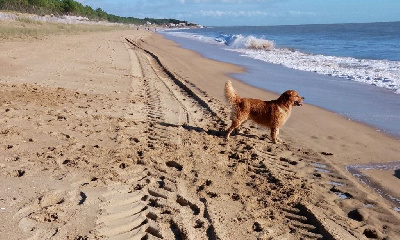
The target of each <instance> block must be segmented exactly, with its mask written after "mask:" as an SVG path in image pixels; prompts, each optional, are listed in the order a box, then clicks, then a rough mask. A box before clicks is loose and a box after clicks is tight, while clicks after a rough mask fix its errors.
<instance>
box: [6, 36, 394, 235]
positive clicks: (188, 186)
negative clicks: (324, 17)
mask: <svg viewBox="0 0 400 240" xmlns="http://www.w3.org/2000/svg"><path fill="white" fill-rule="evenodd" d="M0 62H1V65H0V68H1V71H0V112H1V114H0V147H1V151H0V169H1V174H0V182H1V186H0V190H1V192H2V194H1V195H0V208H1V209H0V214H1V216H2V217H1V220H0V235H1V236H2V237H1V238H4V239H365V238H377V239H385V238H386V239H397V238H399V236H400V227H399V226H400V224H399V223H400V219H399V215H398V212H396V211H395V210H394V208H395V207H396V203H395V202H391V201H388V200H386V199H385V198H382V197H381V196H380V195H379V194H378V193H377V192H376V191H374V190H373V189H371V188H369V187H368V186H367V185H365V184H362V183H361V182H360V180H359V179H358V178H356V177H354V176H353V175H352V174H351V173H350V172H348V171H347V170H346V169H345V166H346V165H350V164H353V165H354V164H367V163H377V162H380V163H385V162H393V161H399V160H400V158H399V157H400V154H399V149H400V148H399V147H400V144H399V141H398V140H395V139H391V138H390V137H388V136H385V135H383V134H380V133H377V132H376V131H374V130H373V129H370V128H369V127H366V126H363V125H361V124H358V123H354V122H350V121H348V120H345V119H342V118H341V117H339V116H337V115H335V114H332V113H329V112H326V111H324V110H321V109H318V108H315V107H313V106H304V107H302V108H296V109H295V110H294V112H293V114H292V117H291V118H290V119H289V120H288V123H287V125H286V126H285V127H283V129H282V135H281V139H282V140H283V143H282V144H272V143H271V141H270V139H269V135H268V131H266V130H265V129H263V128H261V127H259V126H257V125H255V124H253V123H251V122H249V123H246V124H245V125H244V126H243V127H242V128H241V131H240V132H239V133H238V134H236V135H233V136H232V137H231V139H230V140H229V141H225V140H224V139H223V138H222V137H221V136H222V135H223V133H224V130H225V128H226V127H227V125H228V124H229V123H230V120H229V116H230V112H229V108H228V107H227V104H226V103H225V101H224V100H223V84H224V83H225V81H226V80H227V79H230V78H229V77H228V76H227V75H225V74H226V73H229V72H230V73H232V72H240V71H243V69H241V68H239V67H237V66H233V65H229V64H225V63H218V62H215V61H212V60H208V59H204V58H202V57H200V56H198V55H197V54H195V53H193V52H191V51H188V50H185V49H181V48H179V47H178V46H176V44H174V43H173V42H170V41H167V40H165V39H163V38H162V37H161V36H159V35H156V34H154V33H151V32H146V31H136V30H131V31H114V32H105V33H85V34H80V35H73V36H68V38H66V37H65V36H49V37H47V38H46V39H42V40H31V39H29V40H19V41H4V42H1V43H0ZM230 80H232V81H233V83H234V85H235V88H236V89H237V91H238V92H239V93H240V94H242V95H244V96H245V95H247V96H253V97H260V98H265V99H266V98H269V99H272V98H274V97H275V96H274V95H273V94H271V93H267V92H264V91H262V90H259V89H255V88H252V87H250V86H246V85H244V84H242V83H240V82H238V81H235V80H234V79H230ZM310 119H313V120H312V121H311V120H310ZM396 157H397V159H396ZM386 171H388V172H389V171H391V172H390V174H391V176H390V179H392V180H394V181H397V180H398V178H394V177H393V176H395V175H394V174H395V173H394V171H395V169H392V170H390V169H389V170H386ZM379 177H380V178H382V179H385V176H384V175H382V176H381V175H380V176H379ZM369 179H371V181H377V180H376V179H375V180H374V178H372V177H370V178H369ZM380 184H381V186H382V189H384V185H385V184H388V183H387V181H386V182H385V181H384V180H382V181H381V182H380ZM390 192H391V194H393V195H395V194H397V197H400V193H399V192H398V191H396V189H394V188H390Z"/></svg>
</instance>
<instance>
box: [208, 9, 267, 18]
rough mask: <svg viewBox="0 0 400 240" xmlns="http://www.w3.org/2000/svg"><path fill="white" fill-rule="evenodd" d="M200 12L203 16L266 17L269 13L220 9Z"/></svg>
mask: <svg viewBox="0 0 400 240" xmlns="http://www.w3.org/2000/svg"><path fill="white" fill-rule="evenodd" d="M200 14H201V15H202V16H205V17H222V16H228V17H257V16H261V17H266V16H270V15H271V14H269V13H267V12H263V11H236V12H235V11H220V10H215V11H213V10H209V11H204V10H202V11H200Z"/></svg>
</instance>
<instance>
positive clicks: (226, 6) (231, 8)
mask: <svg viewBox="0 0 400 240" xmlns="http://www.w3.org/2000/svg"><path fill="white" fill-rule="evenodd" d="M76 1H78V2H80V3H82V4H83V5H89V6H91V7H92V8H93V9H96V8H101V9H103V10H104V11H106V12H107V13H111V14H114V15H117V16H123V17H137V18H145V17H149V18H174V19H179V20H186V21H188V22H194V23H198V24H201V25H205V26H244V25H246V26H250V25H251V26H259V25H264V26H267V25H288V24H289V25H293V24H294V25H296V24H324V23H363V22H388V21H400V0H157V1H156V0H151V1H150V0H147V1H146V0H76Z"/></svg>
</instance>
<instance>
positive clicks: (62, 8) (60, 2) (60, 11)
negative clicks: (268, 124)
mask: <svg viewBox="0 0 400 240" xmlns="http://www.w3.org/2000/svg"><path fill="white" fill-rule="evenodd" d="M0 10H8V11H15V12H23V13H33V14H37V15H45V14H54V15H74V16H81V17H87V18H89V19H90V20H102V21H109V22H112V23H126V24H137V25H143V24H146V23H147V22H150V23H151V24H157V25H165V24H169V23H173V24H179V23H185V24H188V23H187V22H186V21H180V20H176V19H153V18H145V19H139V18H134V17H119V16H116V15H113V14H108V13H106V12H105V11H103V10H102V9H101V8H97V9H95V10H94V9H92V8H91V7H90V6H87V5H86V6H83V5H82V4H81V3H78V2H76V1H73V0H0ZM188 25H190V24H188Z"/></svg>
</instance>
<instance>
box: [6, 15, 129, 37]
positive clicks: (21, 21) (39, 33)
mask: <svg viewBox="0 0 400 240" xmlns="http://www.w3.org/2000/svg"><path fill="white" fill-rule="evenodd" d="M121 29H129V26H126V25H112V26H111V25H102V24H65V23H49V22H42V21H37V20H34V19H31V18H27V17H18V18H17V19H16V20H15V21H2V20H0V39H26V38H33V39H40V38H43V37H46V36H49V35H62V34H67V35H68V34H79V33H85V32H99V31H113V30H121Z"/></svg>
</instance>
